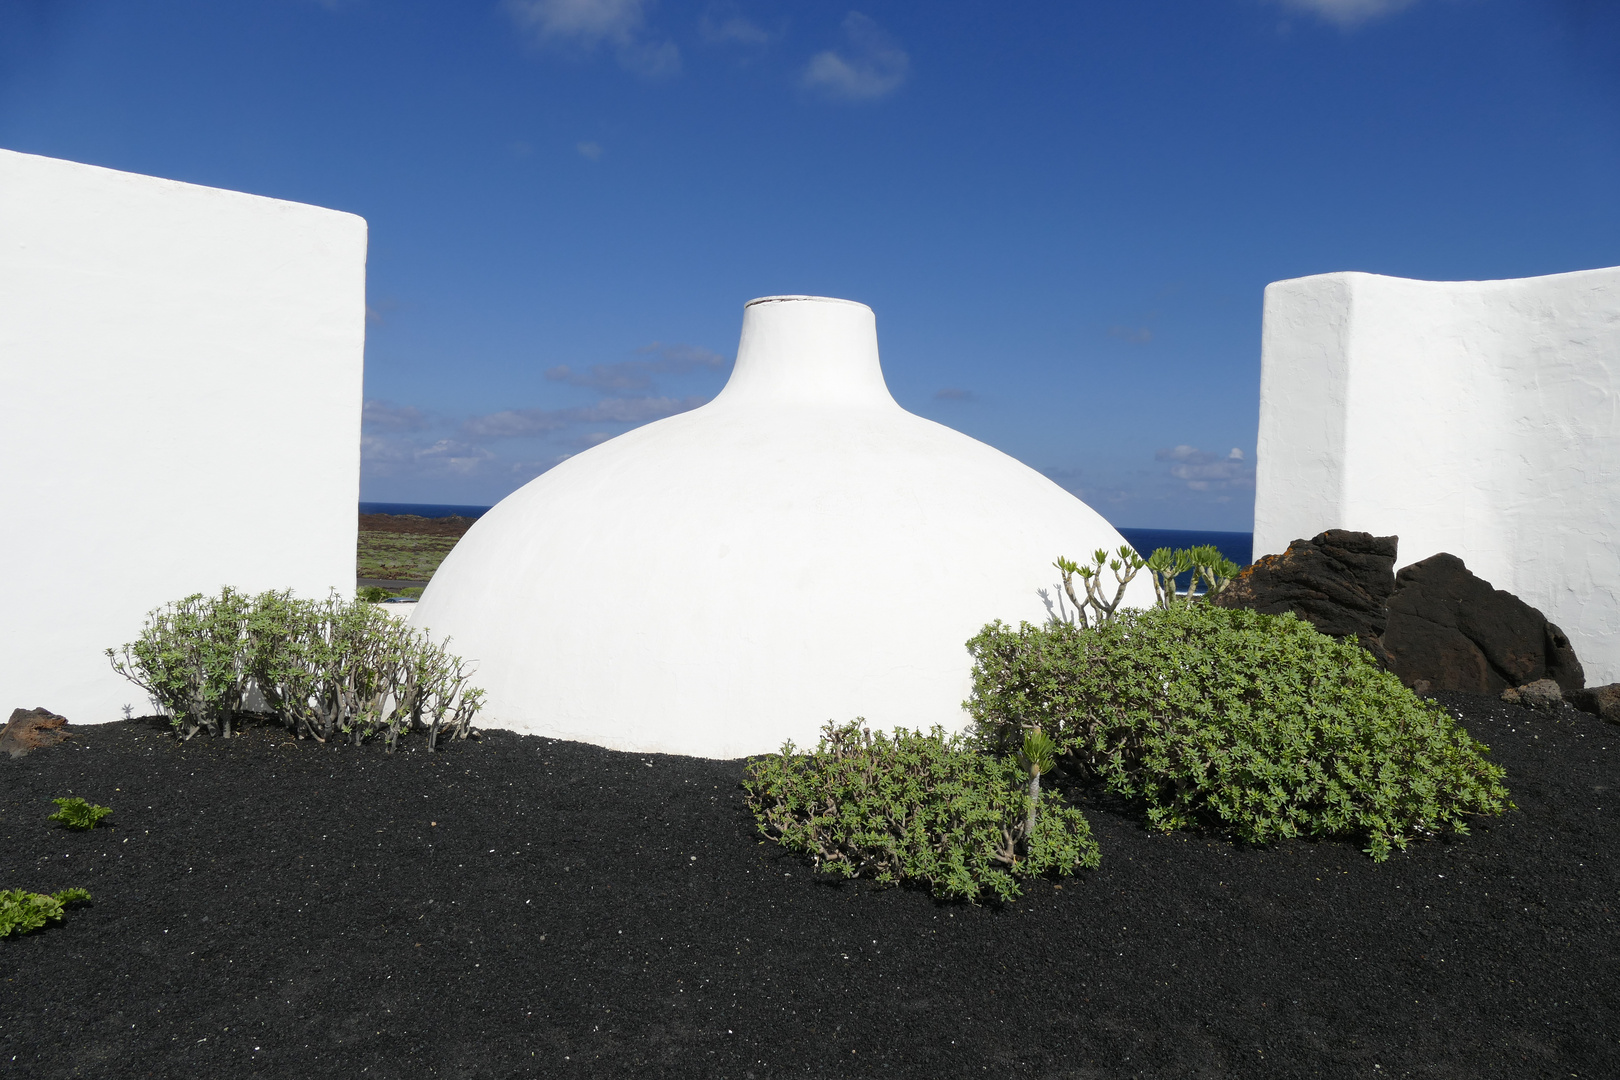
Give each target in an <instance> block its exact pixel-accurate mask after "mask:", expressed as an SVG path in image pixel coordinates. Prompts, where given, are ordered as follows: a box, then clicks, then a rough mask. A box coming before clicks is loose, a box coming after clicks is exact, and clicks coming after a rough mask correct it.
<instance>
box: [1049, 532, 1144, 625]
mask: <svg viewBox="0 0 1620 1080" xmlns="http://www.w3.org/2000/svg"><path fill="white" fill-rule="evenodd" d="M1052 565H1053V566H1055V567H1057V569H1058V570H1059V572H1061V573H1062V574H1063V591H1064V592H1065V593H1067V594H1068V596H1069V603H1071V604H1073V605H1074V611H1075V622H1077V623H1079V624H1080V625H1081V626H1091V625H1093V624H1095V625H1098V626H1101V625H1102V624H1103V623H1105V622H1107V621H1108V620H1109V619H1112V618H1113V617H1114V612H1116V611H1118V610H1119V605H1120V604H1121V603H1122V602H1123V601H1124V599H1125V587H1126V586H1127V585H1129V584H1130V583H1131V580H1132V579H1133V578H1135V577H1136V574H1137V571H1139V570H1141V569H1142V567H1144V566H1146V565H1147V563H1145V562H1144V561H1143V560H1142V557H1141V556H1140V555H1138V554H1137V553H1136V552H1135V551H1134V550H1132V549H1131V547H1130V545H1129V544H1121V545H1120V548H1119V550H1118V551H1116V552H1114V553H1113V554H1109V553H1108V552H1107V551H1104V550H1103V549H1102V548H1098V549H1097V550H1096V551H1094V552H1092V553H1091V563H1090V564H1089V565H1088V564H1084V563H1077V562H1075V561H1074V560H1072V559H1066V558H1064V557H1063V556H1061V555H1059V556H1058V560H1057V562H1055V563H1053V564H1052ZM1104 565H1106V566H1107V567H1108V569H1109V570H1110V571H1111V572H1112V573H1113V575H1114V596H1113V599H1109V598H1108V595H1107V594H1108V589H1107V586H1105V585H1104V584H1103V576H1102V572H1103V567H1104ZM1076 577H1078V578H1079V579H1080V583H1081V588H1082V589H1083V590H1084V591H1085V594H1086V598H1085V599H1084V600H1082V599H1080V598H1079V596H1077V595H1076V594H1075V591H1074V579H1075V578H1076ZM1088 608H1089V609H1090V611H1091V614H1090V615H1089V616H1088V615H1087V614H1086V611H1087V609H1088Z"/></svg>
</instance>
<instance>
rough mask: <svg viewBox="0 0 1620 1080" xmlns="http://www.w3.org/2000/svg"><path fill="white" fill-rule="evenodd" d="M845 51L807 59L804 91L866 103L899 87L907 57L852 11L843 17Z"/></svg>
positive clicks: (875, 26)
mask: <svg viewBox="0 0 1620 1080" xmlns="http://www.w3.org/2000/svg"><path fill="white" fill-rule="evenodd" d="M844 38H845V40H846V42H847V48H846V49H845V50H844V51H842V52H840V51H836V50H833V49H828V50H827V51H826V52H819V53H816V55H814V56H812V57H811V58H810V63H809V65H808V66H806V68H805V69H804V75H803V78H802V79H801V81H802V82H803V84H804V85H805V87H806V88H808V89H811V90H815V91H817V92H819V93H822V94H824V95H826V96H827V97H830V98H835V99H837V100H840V101H870V100H872V99H875V98H880V97H883V96H884V95H886V94H889V93H891V92H893V91H894V90H896V89H897V88H899V86H900V84H901V83H903V82H905V79H906V75H907V74H908V73H909V71H910V70H911V58H910V57H909V56H907V55H906V52H905V50H904V49H902V48H900V47H899V45H898V44H896V43H895V41H894V39H893V38H891V37H890V36H889V35H888V34H887V33H885V32H884V31H883V29H882V27H880V26H878V24H877V23H875V22H873V21H872V19H871V18H869V17H868V16H865V15H862V14H861V13H860V12H858V11H852V12H850V13H849V14H848V15H846V16H845V17H844Z"/></svg>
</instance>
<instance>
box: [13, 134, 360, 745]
mask: <svg viewBox="0 0 1620 1080" xmlns="http://www.w3.org/2000/svg"><path fill="white" fill-rule="evenodd" d="M365 256H366V225H365V222H364V221H363V220H362V219H360V218H358V217H356V216H354V215H352V214H345V213H339V212H337V211H333V210H324V209H321V208H318V207H314V206H304V205H300V204H297V203H289V202H282V201H279V200H275V199H266V198H260V197H257V196H253V195H244V194H241V193H238V192H234V191H222V190H218V189H215V188H205V187H198V186H195V185H191V184H182V183H176V182H174V181H171V180H161V179H156V178H153V177H149V176H137V175H134V174H130V173H122V172H115V171H113V170H110V169H102V168H96V167H93V166H89V165H81V164H77V163H75V162H69V161H58V160H55V159H52V158H44V157H35V156H32V155H28V154H19V153H14V152H11V151H5V150H0V401H3V402H4V403H5V423H4V424H3V425H0V506H4V507H5V510H6V524H5V527H4V528H3V529H0V565H3V566H4V567H5V571H6V579H7V580H6V586H5V597H6V599H5V618H4V619H3V620H0V708H3V710H4V712H0V720H3V718H4V716H5V715H9V713H10V710H11V709H13V708H16V707H28V708H32V707H34V706H44V707H46V708H49V709H53V710H55V711H56V712H58V713H61V714H63V715H64V716H66V717H67V718H68V719H69V720H70V721H72V722H74V723H98V722H102V721H108V720H116V719H119V718H120V717H121V716H122V712H121V709H120V706H121V705H123V704H125V703H129V704H132V705H134V706H135V708H136V710H137V712H138V713H140V712H145V711H146V709H147V703H146V702H145V701H144V700H143V699H142V695H141V692H140V691H139V690H138V689H137V688H136V687H135V686H134V685H132V684H131V683H128V682H127V681H125V680H123V679H121V678H120V677H118V676H117V675H115V674H113V673H112V671H111V670H110V668H109V667H108V664H107V660H106V657H105V656H104V655H103V654H102V651H103V650H104V649H105V648H107V647H108V646H113V645H120V644H122V643H123V642H125V641H129V640H131V639H133V638H134V637H135V636H136V634H137V633H138V632H139V630H140V626H141V622H142V619H143V617H144V615H145V613H146V612H147V611H149V610H151V609H152V608H155V607H157V606H159V605H161V604H163V603H165V602H166V601H169V600H173V599H177V598H179V597H181V596H184V595H186V594H188V593H192V592H213V591H216V590H218V589H219V588H220V587H221V586H224V585H233V586H236V587H238V588H242V589H249V590H254V591H257V590H261V589H269V588H288V587H290V588H293V589H294V590H296V591H297V592H298V593H300V594H302V595H308V596H322V595H325V593H326V591H327V590H328V589H329V588H332V587H336V588H339V589H341V590H342V591H343V592H344V593H345V594H349V593H351V592H352V590H353V589H354V559H355V554H354V553H355V537H356V528H357V521H356V505H357V503H358V501H359V441H360V405H361V367H362V352H363V345H364V336H365Z"/></svg>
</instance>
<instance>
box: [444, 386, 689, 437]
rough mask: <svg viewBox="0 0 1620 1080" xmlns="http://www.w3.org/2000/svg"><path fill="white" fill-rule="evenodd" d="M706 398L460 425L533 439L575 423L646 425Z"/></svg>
mask: <svg viewBox="0 0 1620 1080" xmlns="http://www.w3.org/2000/svg"><path fill="white" fill-rule="evenodd" d="M708 400H709V399H708V398H705V397H686V398H671V397H652V396H648V397H634V398H604V399H602V400H601V401H598V402H597V403H596V404H595V405H584V406H578V407H575V408H569V409H503V410H502V411H500V412H494V413H489V414H487V415H484V416H475V417H473V418H471V419H470V420H468V421H467V422H466V423H465V424H463V425H462V426H461V430H462V433H463V434H464V435H466V436H468V437H469V438H474V439H514V438H534V437H536V436H541V435H550V434H552V433H554V432H558V431H562V430H563V429H564V428H568V427H571V426H573V425H575V424H645V423H646V422H647V421H649V420H659V419H662V418H663V417H666V416H674V415H675V414H676V413H682V412H687V411H688V410H690V409H695V408H697V407H698V406H699V405H703V404H705V403H707V402H708Z"/></svg>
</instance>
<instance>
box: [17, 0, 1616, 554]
mask: <svg viewBox="0 0 1620 1080" xmlns="http://www.w3.org/2000/svg"><path fill="white" fill-rule="evenodd" d="M0 146H5V147H8V148H11V149H14V150H22V151H27V152H31V153H40V154H49V155H52V156H56V157H63V158H70V159H73V160H78V161H85V162H90V163H93V164H97V165H106V166H109V167H112V168H118V169H127V170H131V171H135V172H142V173H149V174H153V175H158V176H166V177H173V178H175V179H180V180H186V181H191V182H194V183H200V184H210V185H215V186H220V187H227V188H235V189H238V190H242V191H249V192H254V193H257V194H262V195H269V196H274V197H277V198H284V199H294V200H298V201H302V202H309V203H315V204H319V205H322V206H330V207H335V208H338V209H342V210H348V211H352V212H354V213H357V214H360V215H362V216H364V217H365V218H366V219H367V220H368V221H369V222H370V228H371V234H370V235H371V248H370V262H369V271H368V273H369V284H368V293H369V306H370V323H369V328H368V341H367V352H366V396H367V399H368V407H367V416H368V423H367V433H366V444H365V464H364V475H363V481H362V483H363V488H362V492H363V496H364V497H365V498H368V499H373V500H382V501H420V502H453V503H487V502H492V501H494V500H496V499H498V498H500V497H501V496H502V495H504V494H506V493H507V492H509V491H511V490H513V489H515V488H516V487H518V486H520V485H521V484H523V483H524V482H526V481H528V480H529V479H531V478H532V477H533V476H535V475H537V474H538V473H539V472H541V471H543V470H544V469H546V468H548V467H550V466H551V465H552V464H554V463H556V462H557V461H559V460H562V459H563V458H564V457H566V456H567V455H570V454H573V453H578V452H580V451H581V450H583V449H585V448H587V447H589V446H591V445H593V444H594V443H595V442H599V441H601V440H602V439H603V438H606V437H610V436H612V435H614V434H618V433H620V432H622V431H625V430H627V429H628V428H629V427H632V426H634V425H636V424H638V423H644V422H647V421H649V420H652V419H656V418H657V417H660V416H664V415H668V414H669V413H671V412H674V411H678V410H680V409H683V408H690V407H692V406H693V405H696V404H698V403H701V402H702V401H704V400H706V399H707V398H709V397H710V396H712V395H713V394H714V393H715V392H716V391H717V390H718V389H719V387H720V386H721V385H723V383H724V381H725V377H726V373H727V370H728V368H729V364H730V361H731V357H732V356H733V354H734V351H735V348H736V343H737V332H738V328H739V325H740V322H741V314H742V305H743V303H744V302H745V301H747V300H748V299H750V298H752V297H755V296H763V295H770V294H775V293H816V294H823V295H831V296H841V297H848V298H851V299H856V300H861V301H864V302H865V303H868V304H870V305H872V307H873V308H874V309H875V310H876V311H877V315H878V330H879V337H880V343H881V347H882V351H883V362H884V369H885V373H886V374H887V377H888V380H889V384H890V387H891V389H892V390H893V391H894V393H895V396H896V398H897V399H898V400H899V401H900V403H901V404H902V405H904V406H905V407H906V408H908V409H911V410H912V411H914V412H917V413H920V414H922V415H924V416H928V417H931V418H933V419H936V420H939V421H940V422H942V423H945V424H949V425H951V426H952V427H955V428H958V429H960V430H962V431H965V432H967V433H968V434H970V435H973V436H975V437H976V438H979V439H982V440H984V441H985V442H988V443H990V444H991V445H993V446H996V447H998V448H1000V449H1002V450H1004V451H1006V452H1007V453H1009V454H1012V455H1013V456H1015V457H1017V458H1019V459H1020V460H1022V461H1024V462H1026V463H1028V464H1029V465H1031V466H1033V467H1035V468H1037V469H1040V470H1042V471H1043V472H1045V473H1047V475H1049V476H1051V477H1052V478H1053V479H1055V480H1057V481H1058V482H1059V483H1061V484H1063V485H1064V486H1065V487H1067V488H1068V489H1069V490H1071V491H1074V492H1075V493H1077V494H1079V495H1080V496H1081V497H1082V498H1084V499H1086V500H1087V501H1088V502H1090V503H1091V504H1092V505H1093V506H1095V507H1096V508H1097V509H1098V510H1099V511H1100V512H1102V513H1103V514H1104V516H1106V517H1108V518H1109V519H1110V520H1111V521H1113V522H1114V523H1115V524H1117V525H1123V526H1137V527H1157V528H1201V529H1240V530H1241V529H1247V528H1249V526H1250V522H1251V515H1252V506H1253V479H1252V478H1253V466H1254V441H1255V428H1256V419H1257V415H1256V414H1257V401H1258V386H1259V341H1260V303H1261V291H1262V289H1263V288H1264V287H1265V285H1266V283H1267V282H1269V281H1273V280H1277V279H1281V278H1288V277H1296V276H1299V275H1303V274H1312V273H1321V272H1327V271H1333V270H1366V271H1372V272H1376V273H1386V274H1397V275H1402V276H1409V277H1420V278H1437V279H1443V278H1453V279H1456V278H1491V277H1519V276H1526V275H1533V274H1545V273H1556V272H1560V271H1566V270H1577V269H1585V268H1590V267H1597V266H1608V265H1614V264H1616V263H1620V4H1616V3H1613V2H1612V0H1173V2H1158V0H1130V2H1125V0H1117V2H1110V3H1094V2H1074V0H1071V2H1067V3H1059V2H1053V3H1046V2H1029V3H1009V4H985V3H959V2H955V0H932V2H930V3H907V4H900V3H882V2H871V0H861V2H860V3H859V4H858V5H857V6H855V7H851V6H850V4H849V3H847V2H843V3H821V2H817V0H799V2H797V3H785V2H773V0H757V2H751V0H736V2H725V0H715V2H707V0H694V2H690V3H681V2H676V0H661V2H655V0H456V2H450V0H443V2H439V0H326V2H317V0H232V2H231V3H228V4H222V3H218V2H217V0H144V2H139V3H134V2H129V0H116V2H114V0H54V2H51V0H0ZM1391 392H1392V393H1398V392H1399V388H1398V387H1392V388H1391Z"/></svg>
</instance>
